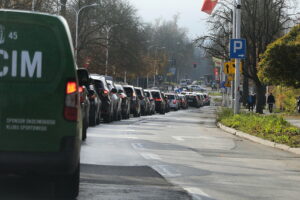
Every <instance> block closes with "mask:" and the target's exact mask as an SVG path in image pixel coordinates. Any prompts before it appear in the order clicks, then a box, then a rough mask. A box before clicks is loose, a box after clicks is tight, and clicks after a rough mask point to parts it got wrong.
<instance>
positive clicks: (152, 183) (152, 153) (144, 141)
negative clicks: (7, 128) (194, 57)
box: [0, 107, 300, 200]
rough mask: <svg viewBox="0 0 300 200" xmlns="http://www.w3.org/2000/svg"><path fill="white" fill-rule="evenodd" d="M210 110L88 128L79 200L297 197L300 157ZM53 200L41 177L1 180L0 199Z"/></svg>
mask: <svg viewBox="0 0 300 200" xmlns="http://www.w3.org/2000/svg"><path fill="white" fill-rule="evenodd" d="M214 111H215V107H203V108H200V109H189V110H181V111H177V112H171V113H167V114H166V115H158V114H157V115H153V116H146V117H141V118H131V119H130V120H123V121H120V122H113V123H111V124H101V125H100V126H97V127H94V128H89V129H88V137H87V140H86V141H85V142H84V143H83V144H82V151H81V163H82V164H81V184H80V195H79V197H78V200H140V199H142V200H190V199H195V200H200V199H202V200H213V199H217V200H244V199H245V200H254V199H255V200H258V199H265V200H277V199H278V200H279V199H280V200H281V199H289V200H298V199H299V197H300V190H299V186H300V173H299V172H300V156H297V155H294V154H291V153H287V152H284V151H280V150H277V149H273V148H270V147H265V146H262V145H260V144H256V143H253V142H250V141H247V140H243V139H241V138H238V137H235V136H232V135H230V134H227V133H225V132H223V131H222V130H220V129H218V128H217V127H216V126H215V116H214ZM11 194H14V196H13V197H14V198H13V199H39V200H40V199H45V197H48V198H49V199H55V198H54V197H52V196H51V195H52V194H53V183H51V182H48V181H47V180H44V179H43V178H41V177H36V179H32V178H30V180H28V179H20V178H19V177H14V176H12V177H11V176H10V177H6V178H5V177H4V178H1V179H0V199H11V198H8V197H11V196H12V195H11Z"/></svg>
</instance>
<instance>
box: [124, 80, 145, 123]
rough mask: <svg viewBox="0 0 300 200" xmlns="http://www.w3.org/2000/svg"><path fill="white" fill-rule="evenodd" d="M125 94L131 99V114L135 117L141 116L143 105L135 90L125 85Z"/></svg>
mask: <svg viewBox="0 0 300 200" xmlns="http://www.w3.org/2000/svg"><path fill="white" fill-rule="evenodd" d="M123 88H124V90H125V93H126V95H127V97H128V98H130V114H133V116H134V117H139V116H141V104H140V99H139V98H138V97H137V94H136V92H135V89H134V87H133V86H132V85H123Z"/></svg>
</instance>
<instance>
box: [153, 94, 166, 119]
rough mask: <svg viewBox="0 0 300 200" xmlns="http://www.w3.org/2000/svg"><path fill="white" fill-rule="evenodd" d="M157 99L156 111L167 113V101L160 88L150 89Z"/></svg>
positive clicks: (155, 99)
mask: <svg viewBox="0 0 300 200" xmlns="http://www.w3.org/2000/svg"><path fill="white" fill-rule="evenodd" d="M150 91H151V94H152V96H153V98H154V101H155V111H156V112H158V113H160V114H165V113H166V110H165V109H166V102H165V100H164V99H163V96H162V95H161V92H160V90H150Z"/></svg>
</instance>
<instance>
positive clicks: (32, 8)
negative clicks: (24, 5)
mask: <svg viewBox="0 0 300 200" xmlns="http://www.w3.org/2000/svg"><path fill="white" fill-rule="evenodd" d="M34 6H35V0H32V3H31V10H32V11H34Z"/></svg>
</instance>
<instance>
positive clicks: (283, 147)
mask: <svg viewBox="0 0 300 200" xmlns="http://www.w3.org/2000/svg"><path fill="white" fill-rule="evenodd" d="M217 126H218V127H219V128H220V129H222V130H224V131H226V132H227V133H231V134H232V135H236V136H239V137H242V138H245V139H247V140H251V141H252V142H256V143H259V144H263V145H265V146H269V147H273V148H276V149H280V150H284V151H288V152H291V153H294V154H298V155H300V148H292V147H289V146H287V145H285V144H279V143H276V142H271V141H269V140H265V139H262V138H259V137H256V136H253V135H250V134H248V133H244V132H242V131H238V130H236V129H233V128H229V127H227V126H224V125H223V124H221V123H220V122H218V123H217Z"/></svg>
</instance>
